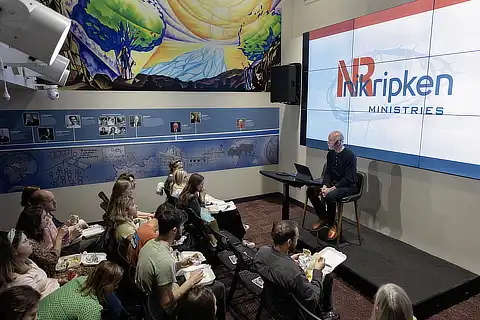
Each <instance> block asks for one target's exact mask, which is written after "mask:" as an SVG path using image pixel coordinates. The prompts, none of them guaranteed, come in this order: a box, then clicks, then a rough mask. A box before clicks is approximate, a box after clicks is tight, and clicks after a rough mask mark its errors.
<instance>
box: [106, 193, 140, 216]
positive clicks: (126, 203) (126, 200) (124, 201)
mask: <svg viewBox="0 0 480 320" xmlns="http://www.w3.org/2000/svg"><path fill="white" fill-rule="evenodd" d="M112 200H113V201H112ZM133 205H135V201H134V200H133V197H131V196H129V195H123V196H121V197H117V198H115V199H110V203H109V204H108V209H109V210H108V211H107V215H108V218H109V219H110V221H112V222H113V223H123V222H126V221H131V220H132V218H131V217H130V216H129V215H128V208H130V207H131V206H133Z"/></svg>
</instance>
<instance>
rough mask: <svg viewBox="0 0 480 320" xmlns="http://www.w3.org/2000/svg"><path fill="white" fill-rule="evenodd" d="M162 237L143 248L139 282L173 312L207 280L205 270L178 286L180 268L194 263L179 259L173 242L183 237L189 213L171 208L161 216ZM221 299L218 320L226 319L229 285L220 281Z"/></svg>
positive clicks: (217, 292) (216, 289) (215, 287)
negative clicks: (177, 260)
mask: <svg viewBox="0 0 480 320" xmlns="http://www.w3.org/2000/svg"><path fill="white" fill-rule="evenodd" d="M157 220H158V237H157V238H156V239H152V240H150V241H149V242H147V244H146V245H145V246H143V248H142V249H141V250H140V254H139V256H138V263H137V270H136V276H135V282H136V283H137V286H138V287H139V288H140V289H142V290H143V291H144V292H146V293H147V294H153V295H154V296H156V298H157V299H158V302H159V305H160V306H161V307H162V308H163V309H164V310H165V311H166V312H167V313H169V314H171V313H173V311H174V310H175V308H176V305H177V302H178V300H179V299H180V298H181V297H182V296H183V295H184V294H185V293H187V291H188V290H189V289H190V288H192V287H193V286H195V285H197V284H198V283H199V282H200V281H201V280H202V279H203V271H202V270H198V271H194V272H192V273H191V276H190V278H189V279H188V280H187V281H185V282H184V283H183V284H182V285H180V286H179V285H178V283H177V279H176V277H175V275H176V273H177V271H178V270H180V269H181V268H185V267H188V266H190V265H191V260H190V259H187V260H182V261H179V262H175V260H174V259H173V257H172V248H171V247H172V243H173V242H174V241H175V240H178V239H180V237H181V236H182V231H183V224H184V223H185V222H186V220H187V216H186V214H185V213H184V212H183V211H180V210H178V209H174V208H167V209H166V210H164V211H163V212H162V213H160V214H158V215H157ZM211 289H212V291H213V292H214V293H215V296H216V298H217V309H218V311H217V319H219V320H225V319H226V304H225V286H224V285H223V284H222V283H221V282H218V281H215V282H214V283H213V284H212V285H211Z"/></svg>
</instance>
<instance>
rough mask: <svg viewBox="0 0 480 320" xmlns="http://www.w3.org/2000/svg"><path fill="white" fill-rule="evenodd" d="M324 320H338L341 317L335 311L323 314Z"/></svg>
mask: <svg viewBox="0 0 480 320" xmlns="http://www.w3.org/2000/svg"><path fill="white" fill-rule="evenodd" d="M322 316H323V320H337V319H340V316H339V315H338V314H336V313H335V312H333V311H329V312H322Z"/></svg>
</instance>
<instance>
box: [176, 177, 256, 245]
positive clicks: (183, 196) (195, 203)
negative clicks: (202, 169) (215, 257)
mask: <svg viewBox="0 0 480 320" xmlns="http://www.w3.org/2000/svg"><path fill="white" fill-rule="evenodd" d="M204 180H205V179H204V177H203V176H202V175H200V174H198V173H193V174H192V175H191V176H190V178H189V179H188V182H187V184H186V186H185V187H184V188H183V190H182V192H181V193H180V196H179V199H178V205H179V206H180V207H187V208H190V209H192V210H193V211H194V212H195V213H196V214H197V215H198V216H200V218H202V220H203V221H204V222H206V223H208V224H209V225H210V226H211V227H212V229H213V230H215V231H218V230H219V224H218V222H217V219H215V218H214V217H213V216H212V214H211V213H210V211H209V210H208V209H207V208H205V193H206V190H205V188H204ZM221 215H222V216H224V217H225V218H228V219H227V220H229V221H228V223H224V224H223V226H222V229H224V230H226V231H229V232H231V233H232V234H233V235H234V236H236V237H238V238H239V239H242V238H243V236H244V235H245V228H244V224H243V223H242V219H241V217H240V214H239V213H238V211H236V212H233V215H229V214H227V212H222V213H219V214H218V215H217V217H218V218H220V216H221ZM222 219H223V217H222ZM210 238H211V242H212V244H213V245H216V240H215V238H214V237H213V235H211V236H210ZM243 243H244V244H245V245H246V246H248V247H250V248H253V247H255V243H253V242H249V241H247V240H243Z"/></svg>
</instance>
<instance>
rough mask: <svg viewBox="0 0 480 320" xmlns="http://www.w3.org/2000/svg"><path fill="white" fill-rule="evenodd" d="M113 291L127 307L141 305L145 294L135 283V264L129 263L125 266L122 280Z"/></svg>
mask: <svg viewBox="0 0 480 320" xmlns="http://www.w3.org/2000/svg"><path fill="white" fill-rule="evenodd" d="M115 292H116V294H117V295H118V297H119V299H120V301H122V304H123V305H124V306H125V307H127V309H129V308H128V307H130V306H140V307H141V306H142V305H143V303H144V301H145V299H146V295H145V293H144V292H143V291H142V290H141V289H140V288H139V287H137V284H136V283H135V266H133V265H130V266H127V267H126V268H125V271H124V273H123V277H122V280H121V281H120V284H119V286H118V289H117V290H116V291H115Z"/></svg>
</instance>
